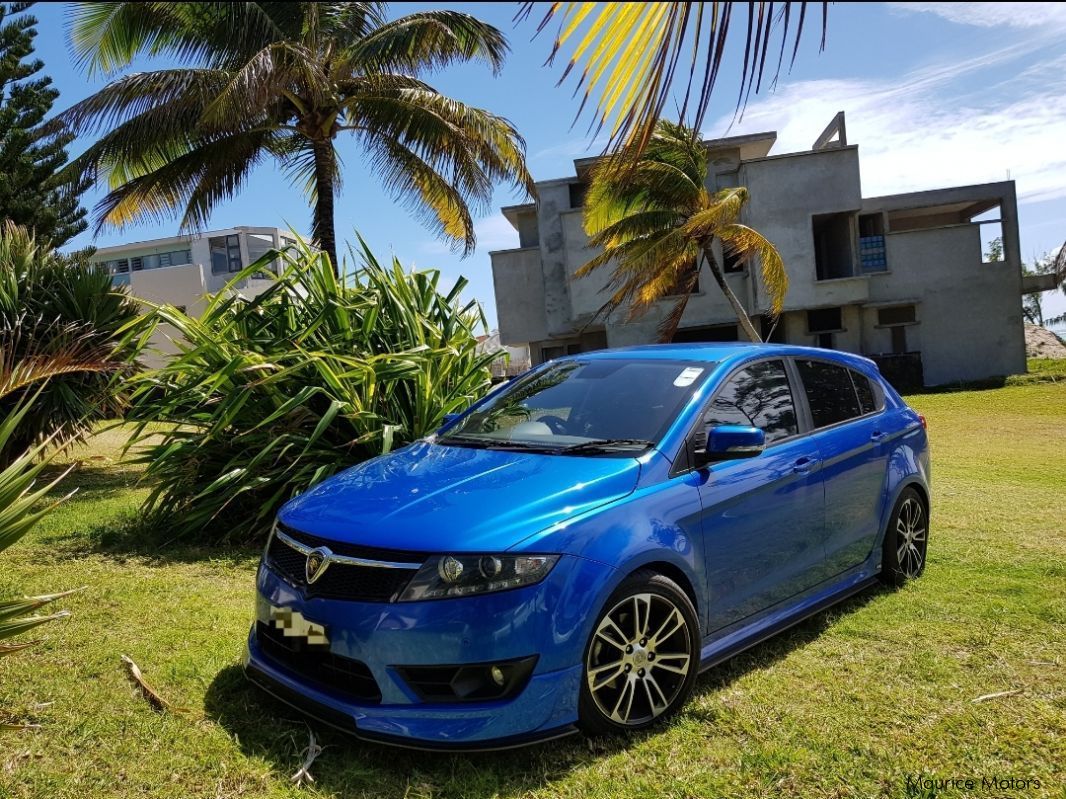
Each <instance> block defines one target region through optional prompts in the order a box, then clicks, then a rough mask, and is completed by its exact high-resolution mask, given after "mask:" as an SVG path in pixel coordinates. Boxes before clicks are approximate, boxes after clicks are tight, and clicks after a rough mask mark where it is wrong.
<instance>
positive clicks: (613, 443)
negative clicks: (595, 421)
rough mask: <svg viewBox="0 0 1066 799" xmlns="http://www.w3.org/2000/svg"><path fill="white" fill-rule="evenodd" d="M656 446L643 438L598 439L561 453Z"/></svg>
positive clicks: (567, 448) (564, 448) (563, 449)
mask: <svg viewBox="0 0 1066 799" xmlns="http://www.w3.org/2000/svg"><path fill="white" fill-rule="evenodd" d="M653 445H654V442H652V441H647V440H645V439H643V438H596V439H593V440H592V441H584V442H582V443H581V444H574V445H572V446H569V447H563V448H562V449H561V450H559V451H560V452H562V453H564V454H567V455H572V454H576V453H582V452H584V453H596V452H611V451H612V450H616V449H620V448H632V447H640V448H641V449H647V448H648V447H651V446H653Z"/></svg>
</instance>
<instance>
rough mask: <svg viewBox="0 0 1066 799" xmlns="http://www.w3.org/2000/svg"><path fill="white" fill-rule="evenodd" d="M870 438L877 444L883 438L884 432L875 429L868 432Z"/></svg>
mask: <svg viewBox="0 0 1066 799" xmlns="http://www.w3.org/2000/svg"><path fill="white" fill-rule="evenodd" d="M870 440H871V441H873V442H874V443H875V444H879V443H881V442H882V441H884V440H885V434H884V433H882V432H881V431H880V430H875V431H874V432H872V433H870Z"/></svg>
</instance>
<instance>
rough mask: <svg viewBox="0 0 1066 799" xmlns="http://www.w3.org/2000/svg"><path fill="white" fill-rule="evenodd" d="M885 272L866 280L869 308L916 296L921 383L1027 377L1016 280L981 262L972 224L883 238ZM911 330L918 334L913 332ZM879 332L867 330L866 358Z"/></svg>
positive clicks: (1001, 267) (878, 343)
mask: <svg viewBox="0 0 1066 799" xmlns="http://www.w3.org/2000/svg"><path fill="white" fill-rule="evenodd" d="M886 248H887V252H888V264H889V269H890V270H891V272H890V273H888V274H884V275H874V276H871V278H870V299H871V301H872V302H885V301H890V300H905V299H907V298H914V297H918V298H920V305H919V306H918V314H919V319H920V324H919V325H917V326H914V327H911V328H908V331H907V335H908V348H909V349H918V347H917V346H914V345H912V343H911V338H910V337H911V335H912V332H913V335H915V336H917V337H918V339H917V340H916V341H915V344H920V349H921V352H922V366H923V369H924V371H925V382H926V385H939V384H943V383H952V382H955V381H960V380H980V379H984V378H987V377H992V376H997V375H1009V374H1017V373H1019V372H1024V371H1025V368H1026V367H1025V333H1024V328H1023V324H1022V307H1021V274H1020V272H1019V271H1018V269H1016V268H1014V267H1012V266H1011V265H1010V264H1009V263H1007V262H1001V263H996V264H984V263H982V262H981V236H980V232H979V229H978V226H977V225H973V224H964V225H955V226H951V227H943V228H932V229H929V230H918V231H911V232H907V233H890V234H888V235H887V236H886ZM916 328H917V329H916ZM884 335H885V333H884V331H881V332H873V331H871V332H870V337H871V342H870V346H871V350H870V351H871V352H874V351H877V349H881V348H884V340H883V337H884Z"/></svg>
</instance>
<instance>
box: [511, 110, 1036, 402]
mask: <svg viewBox="0 0 1066 799" xmlns="http://www.w3.org/2000/svg"><path fill="white" fill-rule="evenodd" d="M776 139H777V135H776V134H775V133H773V132H768V133H757V134H751V135H744V136H732V137H729V138H722V139H715V140H711V141H708V142H707V147H708V149H709V151H710V155H711V163H712V171H711V174H710V175H709V177H708V189H710V190H717V189H721V188H725V187H728V186H746V187H747V188H748V189H749V191H750V193H751V201H750V202H749V203H748V205H747V206H746V207H745V209H744V212H743V216H742V220H741V221H743V222H744V224H747V225H750V226H752V227H754V228H755V229H756V230H759V231H760V232H761V233H762V234H763V235H765V236H766V237H767V238H768V239H770V241H772V242H773V243H774V244H775V245H776V246H777V248H778V250H779V251H780V253H781V256H782V258H783V259H784V262H785V266H786V268H787V270H788V274H789V279H790V286H789V291H788V295H787V297H786V299H785V309H784V312H783V313H782V315H781V316H780V318H779V319H778V320H777V322H776V324H774V323H773V322H772V321H771V320H770V319H769V317H768V316H767V311H768V303H767V294H766V291H765V289H764V287H763V286H762V283H761V279H760V277H759V269H758V265H757V264H754V265H744V264H742V263H732V262H730V261H729V260H728V259H726V260H725V262H724V263H725V268H726V271H727V275H726V279H727V280H728V281H729V283H730V285H731V287H732V289H733V291H734V292H735V293H736V295H737V296H738V297H739V298H740V300H741V302H742V303H743V305H744V307H745V309H746V310H747V312H748V314H749V316H750V318H751V319H752V321H753V323H754V324H755V327H756V329H761V330H762V332H763V335H764V338H768V339H770V340H774V341H782V342H788V343H790V344H806V345H814V346H819V347H827V348H833V349H840V350H846V351H849V352H856V353H861V354H863V355H867V356H869V357H871V358H873V359H874V360H875V361H877V362H878V363H879V365H880V367H881V370H882V372H883V373H884V374H885V375H886V376H887V377H888V378H889V379H890V380H893V381H894V382H896V383H897V384H898V385H901V386H913V385H929V386H932V385H939V384H944V383H952V382H956V381H971V380H982V379H986V378H992V377H997V376H1001V375H1009V374H1015V373H1019V372H1024V371H1025V342H1024V331H1023V320H1022V308H1021V296H1022V292H1023V291H1024V290H1031V289H1032V287H1028V286H1024V285H1023V279H1022V269H1021V259H1020V246H1019V241H1018V213H1017V201H1016V197H1015V188H1014V183H1013V181H1005V182H1001V183H986V184H980V185H973V186H956V187H952V188H945V189H936V190H932V191H919V192H909V193H906V194H893V195H889V196H884V197H863V196H862V190H861V186H860V180H859V148H858V146H857V145H854V144H848V141H847V136H846V131H845V127H844V116H843V114H838V115H837V117H836V118H835V119H834V120H833V122H832V123H831V124H830V126H829V127H828V128H827V129H826V131H825V132H824V133H823V135H822V136H820V137H819V138H818V140H817V141H816V142H815V145H814V146H813V147H812V149H810V150H806V151H803V152H796V153H785V154H781V155H771V153H770V151H771V148H772V147H773V145H774V143H775V141H776ZM594 163H595V159H583V160H578V161H575V172H576V174H575V175H573V176H572V177H566V178H559V179H556V180H546V181H542V182H539V183H538V184H537V189H538V194H539V203H537V204H527V205H517V206H510V207H507V208H504V209H503V213H504V216H505V217H506V218H507V219H508V220H509V221H510V222H511V224H512V225H513V226H514V227H515V229H516V230H517V231H518V239H519V246H518V247H517V248H516V249H511V250H503V251H499V252H493V253H492V254H491V258H492V273H493V281H494V286H495V293H496V307H497V311H498V316H499V327H500V337H501V340H502V342H503V343H504V344H507V345H522V344H528V346H529V350H530V357H531V360H532V362H533V363H534V364H536V363H541V362H543V361H546V360H550V359H551V358H555V357H558V356H560V355H566V354H573V353H579V352H583V351H589V350H593V349H601V348H604V347H619V346H625V345H629V344H638V343H649V342H653V341H655V340H656V328H657V326H658V324H659V322H660V321H661V320H662V319H663V317H664V316H665V315H666V314H667V313H668V311H669V309H670V308H671V306H672V304H673V303H672V301H671V300H669V299H668V300H664V301H662V302H660V303H658V304H657V306H656V307H654V308H653V309H652V310H651V311H650V312H649V313H648V314H647V315H646V316H644V317H641V318H639V319H637V320H635V321H633V322H628V323H627V322H626V321H625V320H624V318H623V317H624V314H621V313H619V314H616V315H615V316H612V317H610V318H607V319H602V318H598V317H597V316H596V313H597V311H598V310H599V309H600V307H601V306H602V305H603V303H604V300H605V299H606V295H605V294H604V293H603V288H604V286H605V284H606V282H607V279H608V276H609V273H610V267H609V266H608V267H605V268H604V269H601V270H599V271H598V272H597V273H595V274H593V275H592V276H590V277H587V278H583V279H576V278H575V277H574V273H575V272H576V270H577V269H578V268H580V267H581V266H582V265H583V264H584V263H586V262H587V261H588V260H589V259H590V258H591V257H593V256H594V255H595V254H597V251H596V250H595V249H592V248H590V247H589V246H588V239H587V237H586V235H585V232H584V229H583V227H582V211H583V209H582V203H583V197H584V191H585V188H586V186H587V180H588V175H589V170H590V168H591V166H592V165H593V164H594ZM903 164H905V161H903V160H901V165H903ZM901 168H905V167H901ZM994 237H1000V238H1001V240H1002V244H1003V246H1002V254H1001V255H1000V256H999V260H998V261H991V260H990V259H989V258H987V257H986V248H987V242H988V241H989V240H990V239H992V238H994ZM616 317H617V318H616ZM738 332H739V331H738V329H737V324H736V317H735V315H734V313H733V311H732V308H731V307H730V306H729V304H728V303H727V301H726V298H725V297H724V296H723V295H722V293H721V292H720V291H719V289H718V287H717V285H715V283H714V281H713V279H712V277H711V275H710V273H709V272H708V271H706V269H704V271H703V273H702V274H701V275H700V284H699V288H698V291H697V293H696V294H695V295H694V296H693V297H692V299H691V301H690V302H689V304H688V307H687V309H686V311H685V314H684V316H683V318H682V322H681V327H680V329H679V330H678V333H677V335H676V337H675V340H677V341H722V340H736V339H737V338H738Z"/></svg>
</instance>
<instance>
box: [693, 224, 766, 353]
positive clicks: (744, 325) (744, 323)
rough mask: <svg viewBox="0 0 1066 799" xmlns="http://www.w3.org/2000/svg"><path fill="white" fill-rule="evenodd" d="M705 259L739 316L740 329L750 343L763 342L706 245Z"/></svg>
mask: <svg viewBox="0 0 1066 799" xmlns="http://www.w3.org/2000/svg"><path fill="white" fill-rule="evenodd" d="M703 257H704V258H706V259H707V265H708V266H709V267H710V268H711V274H712V275H714V280H715V282H716V283H717V284H718V288H720V289H721V290H722V293H723V294H724V295H725V298H726V299H727V300H729V304H730V305H732V306H733V313H735V314H736V315H737V322H738V323H739V324H740V329H741V330H743V331H744V335H746V336H747V337H748V340H749V341H754V342H757V343H758V342H761V341H762V337H761V336H760V335H759V334H758V333H757V332H756V331H755V327H754V325H752V323H751V319H749V318H748V312H747V311H745V310H744V306H743V305H741V304H740V300H738V299H737V295H736V294H734V293H733V289H731V288H729V284H728V283H726V282H725V273H724V272H722V268H721V267H720V266H719V265H718V260H717V259H716V258H715V257H714V253H712V252H711V247H710V244H705V245H704V247H703Z"/></svg>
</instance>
